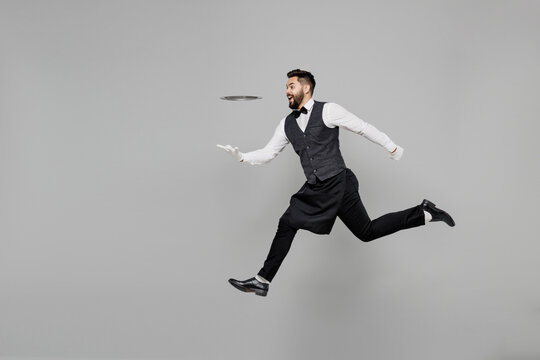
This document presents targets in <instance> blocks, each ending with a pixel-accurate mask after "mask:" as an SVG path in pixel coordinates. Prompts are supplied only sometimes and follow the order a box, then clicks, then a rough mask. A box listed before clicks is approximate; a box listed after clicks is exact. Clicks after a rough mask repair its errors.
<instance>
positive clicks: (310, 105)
mask: <svg viewBox="0 0 540 360" xmlns="http://www.w3.org/2000/svg"><path fill="white" fill-rule="evenodd" d="M313 104H315V100H313V98H311V99H309V101H308V102H307V103H306V104H305V105H304V107H305V108H306V110H307V111H311V108H312V107H313Z"/></svg>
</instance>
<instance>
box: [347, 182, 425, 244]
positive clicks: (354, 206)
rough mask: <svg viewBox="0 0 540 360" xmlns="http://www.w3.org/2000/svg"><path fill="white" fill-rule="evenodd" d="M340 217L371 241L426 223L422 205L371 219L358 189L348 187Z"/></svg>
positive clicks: (361, 237) (360, 236)
mask: <svg viewBox="0 0 540 360" xmlns="http://www.w3.org/2000/svg"><path fill="white" fill-rule="evenodd" d="M338 217H339V218H340V219H341V221H343V223H344V224H345V226H347V228H348V229H349V230H351V232H352V233H353V234H354V235H355V236H356V237H357V238H359V239H360V240H362V241H366V242H367V241H371V240H375V239H377V238H380V237H383V236H386V235H389V234H392V233H395V232H396V231H399V230H404V229H409V228H413V227H417V226H421V225H424V224H425V219H424V211H423V209H422V206H421V205H418V206H415V207H412V208H409V209H405V210H402V211H398V212H393V213H389V214H386V215H383V216H381V217H379V218H377V219H375V220H371V219H370V218H369V216H368V214H367V211H366V209H365V207H364V205H363V204H362V200H361V199H360V195H359V194H358V192H357V191H356V190H354V191H353V190H351V189H347V191H346V192H345V196H344V198H343V203H342V204H341V207H340V209H339V211H338Z"/></svg>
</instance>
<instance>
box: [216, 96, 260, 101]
mask: <svg viewBox="0 0 540 360" xmlns="http://www.w3.org/2000/svg"><path fill="white" fill-rule="evenodd" d="M220 99H221V100H229V101H246V100H257V99H262V97H260V96H251V95H231V96H222V97H220Z"/></svg>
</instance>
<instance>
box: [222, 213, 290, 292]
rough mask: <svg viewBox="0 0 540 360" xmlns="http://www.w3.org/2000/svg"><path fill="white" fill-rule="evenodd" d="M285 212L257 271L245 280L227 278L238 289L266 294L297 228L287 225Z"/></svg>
mask: <svg viewBox="0 0 540 360" xmlns="http://www.w3.org/2000/svg"><path fill="white" fill-rule="evenodd" d="M286 214H287V212H286V213H285V214H284V215H283V216H282V217H281V218H280V219H279V224H278V229H277V231H276V235H275V236H274V240H273V241H272V246H271V247H270V252H269V253H268V256H267V258H266V261H265V262H264V265H263V267H262V269H261V270H260V271H259V273H258V274H257V275H256V276H255V277H252V278H250V279H247V280H245V281H239V280H235V279H229V283H230V284H231V285H232V286H234V287H235V288H237V289H238V290H240V291H244V292H254V293H255V295H260V296H266V294H267V293H268V288H269V284H270V282H271V281H272V279H273V278H274V276H275V275H276V273H277V271H278V269H279V267H280V266H281V263H282V262H283V260H284V259H285V256H287V253H288V252H289V249H290V248H291V244H292V241H293V239H294V236H295V235H296V232H297V231H298V229H296V228H293V227H292V226H290V225H289V221H288V218H287V216H286Z"/></svg>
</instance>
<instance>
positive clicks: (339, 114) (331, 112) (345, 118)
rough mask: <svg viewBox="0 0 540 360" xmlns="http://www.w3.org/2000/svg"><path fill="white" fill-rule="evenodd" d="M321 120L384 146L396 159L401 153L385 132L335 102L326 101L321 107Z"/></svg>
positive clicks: (330, 125)
mask: <svg viewBox="0 0 540 360" xmlns="http://www.w3.org/2000/svg"><path fill="white" fill-rule="evenodd" d="M323 120H324V123H325V124H326V126H328V127H331V128H333V127H336V126H339V127H342V128H345V129H347V130H349V131H352V132H354V133H356V134H359V135H362V136H363V137H365V138H366V139H368V140H370V141H372V142H374V143H375V144H379V145H380V146H382V147H383V148H385V149H386V150H387V151H388V152H389V153H390V155H391V157H392V158H395V159H396V160H397V159H399V158H400V157H401V154H403V149H402V148H400V147H399V146H397V145H396V144H395V143H394V142H393V141H392V140H391V139H390V138H389V137H388V135H386V134H385V133H383V132H382V131H380V130H378V129H377V128H376V127H375V126H373V125H371V124H369V123H367V122H365V121H364V120H362V119H360V118H359V117H357V116H356V115H354V114H352V113H350V112H348V111H347V110H345V108H343V107H342V106H340V105H338V104H336V103H326V104H325V105H324V109H323Z"/></svg>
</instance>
